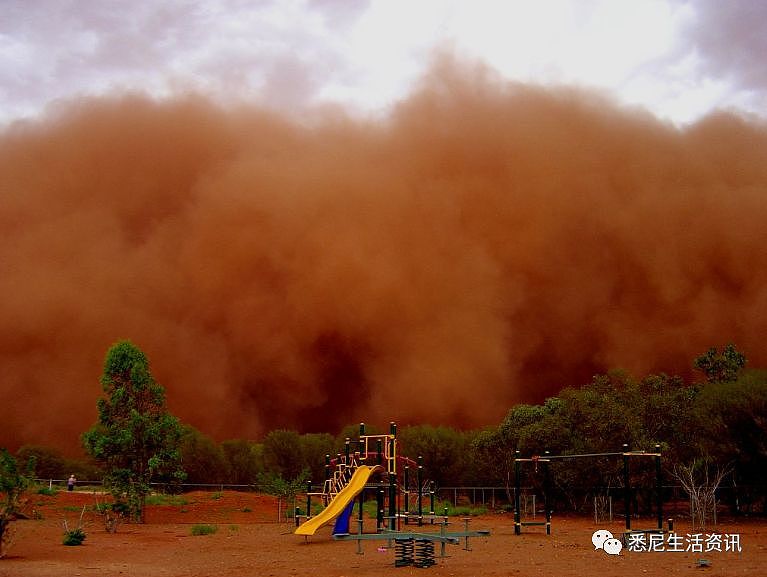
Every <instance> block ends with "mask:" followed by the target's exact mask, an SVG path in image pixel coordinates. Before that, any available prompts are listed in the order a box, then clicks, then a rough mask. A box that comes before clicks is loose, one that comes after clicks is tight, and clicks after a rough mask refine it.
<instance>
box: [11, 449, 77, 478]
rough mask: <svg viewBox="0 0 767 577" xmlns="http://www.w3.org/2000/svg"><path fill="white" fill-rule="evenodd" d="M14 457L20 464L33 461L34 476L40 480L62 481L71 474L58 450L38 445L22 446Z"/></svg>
mask: <svg viewBox="0 0 767 577" xmlns="http://www.w3.org/2000/svg"><path fill="white" fill-rule="evenodd" d="M16 457H17V458H18V459H19V461H21V462H28V461H30V460H32V461H34V464H35V470H34V476H35V477H38V478H42V479H56V478H60V479H63V478H65V477H68V476H69V474H70V473H71V471H70V472H68V471H67V464H66V460H65V459H64V457H62V455H61V452H60V451H59V450H58V449H53V448H50V447H42V446H40V445H24V446H22V447H20V448H19V450H18V451H16Z"/></svg>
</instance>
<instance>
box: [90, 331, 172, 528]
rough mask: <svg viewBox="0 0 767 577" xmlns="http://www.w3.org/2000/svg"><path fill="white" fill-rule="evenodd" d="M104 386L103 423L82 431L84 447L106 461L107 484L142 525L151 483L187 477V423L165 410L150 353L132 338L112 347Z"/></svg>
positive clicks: (103, 379) (105, 482) (99, 460)
mask: <svg viewBox="0 0 767 577" xmlns="http://www.w3.org/2000/svg"><path fill="white" fill-rule="evenodd" d="M101 384H102V386H103V388H104V393H105V394H106V398H100V399H99V400H98V403H97V406H98V413H99V418H98V422H97V423H96V424H95V425H94V426H93V427H92V428H91V429H90V430H88V431H86V432H85V433H84V434H83V437H82V441H83V446H84V447H85V450H86V451H87V452H88V453H89V454H90V455H91V456H93V457H94V458H95V459H96V460H97V461H98V462H100V463H101V464H102V465H103V467H104V484H105V487H106V488H107V489H108V490H109V491H110V492H111V493H112V495H113V496H114V497H115V499H116V500H117V501H118V502H121V503H124V504H125V505H126V506H127V509H128V512H129V514H130V516H131V518H133V519H134V520H137V521H139V522H142V523H143V522H144V503H145V501H146V496H147V494H148V493H149V492H150V481H151V480H152V479H153V478H157V479H164V480H181V479H183V477H184V472H183V469H182V467H181V459H180V451H179V443H180V440H181V435H182V427H181V424H180V423H179V421H178V419H177V418H176V417H174V416H173V415H171V414H170V413H169V412H168V410H167V409H166V406H165V390H164V389H163V387H162V386H160V385H159V384H158V383H157V382H155V380H154V378H153V377H152V373H151V372H150V370H149V361H148V359H147V357H146V355H144V353H143V352H142V351H141V350H140V349H139V348H138V347H136V346H135V345H134V344H133V343H131V342H130V341H120V342H118V343H115V344H114V345H113V346H112V347H111V348H110V349H109V351H108V352H107V354H106V358H105V360H104V372H103V375H102V377H101Z"/></svg>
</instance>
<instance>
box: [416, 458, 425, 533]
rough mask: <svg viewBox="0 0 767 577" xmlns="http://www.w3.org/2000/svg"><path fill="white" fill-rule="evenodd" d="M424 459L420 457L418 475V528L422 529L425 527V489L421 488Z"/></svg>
mask: <svg viewBox="0 0 767 577" xmlns="http://www.w3.org/2000/svg"><path fill="white" fill-rule="evenodd" d="M422 463H423V457H422V456H421V455H418V473H417V475H416V480H417V481H418V526H419V527H420V526H421V525H423V499H422V497H423V487H422V486H421V483H422V482H423V464H422Z"/></svg>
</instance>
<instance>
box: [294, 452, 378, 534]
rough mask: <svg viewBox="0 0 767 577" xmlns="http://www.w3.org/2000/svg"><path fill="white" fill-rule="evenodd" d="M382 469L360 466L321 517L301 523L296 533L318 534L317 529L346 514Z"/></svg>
mask: <svg viewBox="0 0 767 577" xmlns="http://www.w3.org/2000/svg"><path fill="white" fill-rule="evenodd" d="M380 468H381V467H380V466H379V465H376V466H374V467H368V466H367V465H360V466H359V467H357V470H356V471H354V475H352V478H351V479H350V480H349V482H348V483H347V484H346V486H345V487H344V488H343V489H341V491H340V492H339V493H338V494H337V495H336V496H335V497H333V500H332V501H331V502H330V503H328V506H327V507H325V508H324V509H323V510H322V512H321V513H320V514H319V515H317V516H315V517H312V518H311V519H309V520H307V521H305V522H304V523H301V526H300V527H297V528H296V530H295V531H294V533H295V534H296V535H314V534H315V533H316V532H317V529H319V528H320V527H322V526H323V525H326V524H327V523H330V522H332V521H333V520H335V518H336V517H338V516H339V515H340V514H341V513H343V512H344V509H346V507H347V506H348V505H349V503H351V502H352V501H353V500H354V498H355V497H356V496H357V495H359V493H360V491H362V489H363V488H364V487H365V483H367V482H368V479H369V478H370V475H372V474H373V473H375V471H376V469H380Z"/></svg>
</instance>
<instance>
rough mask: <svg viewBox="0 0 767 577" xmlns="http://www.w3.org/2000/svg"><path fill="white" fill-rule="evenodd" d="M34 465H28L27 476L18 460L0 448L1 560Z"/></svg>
mask: <svg viewBox="0 0 767 577" xmlns="http://www.w3.org/2000/svg"><path fill="white" fill-rule="evenodd" d="M33 466H34V464H33V463H31V462H30V463H28V465H27V473H26V474H25V473H24V472H23V471H22V470H21V469H20V468H19V466H18V463H17V461H16V459H15V458H14V457H13V455H11V454H10V453H9V452H8V451H7V450H6V449H5V448H0V558H2V557H3V556H4V555H5V549H6V548H7V546H8V544H9V542H10V538H11V523H12V522H13V521H15V520H16V515H17V513H18V512H19V507H20V499H21V495H22V493H23V492H24V491H25V490H26V488H27V487H28V486H29V483H30V479H29V477H30V473H31V471H32V470H33Z"/></svg>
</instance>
